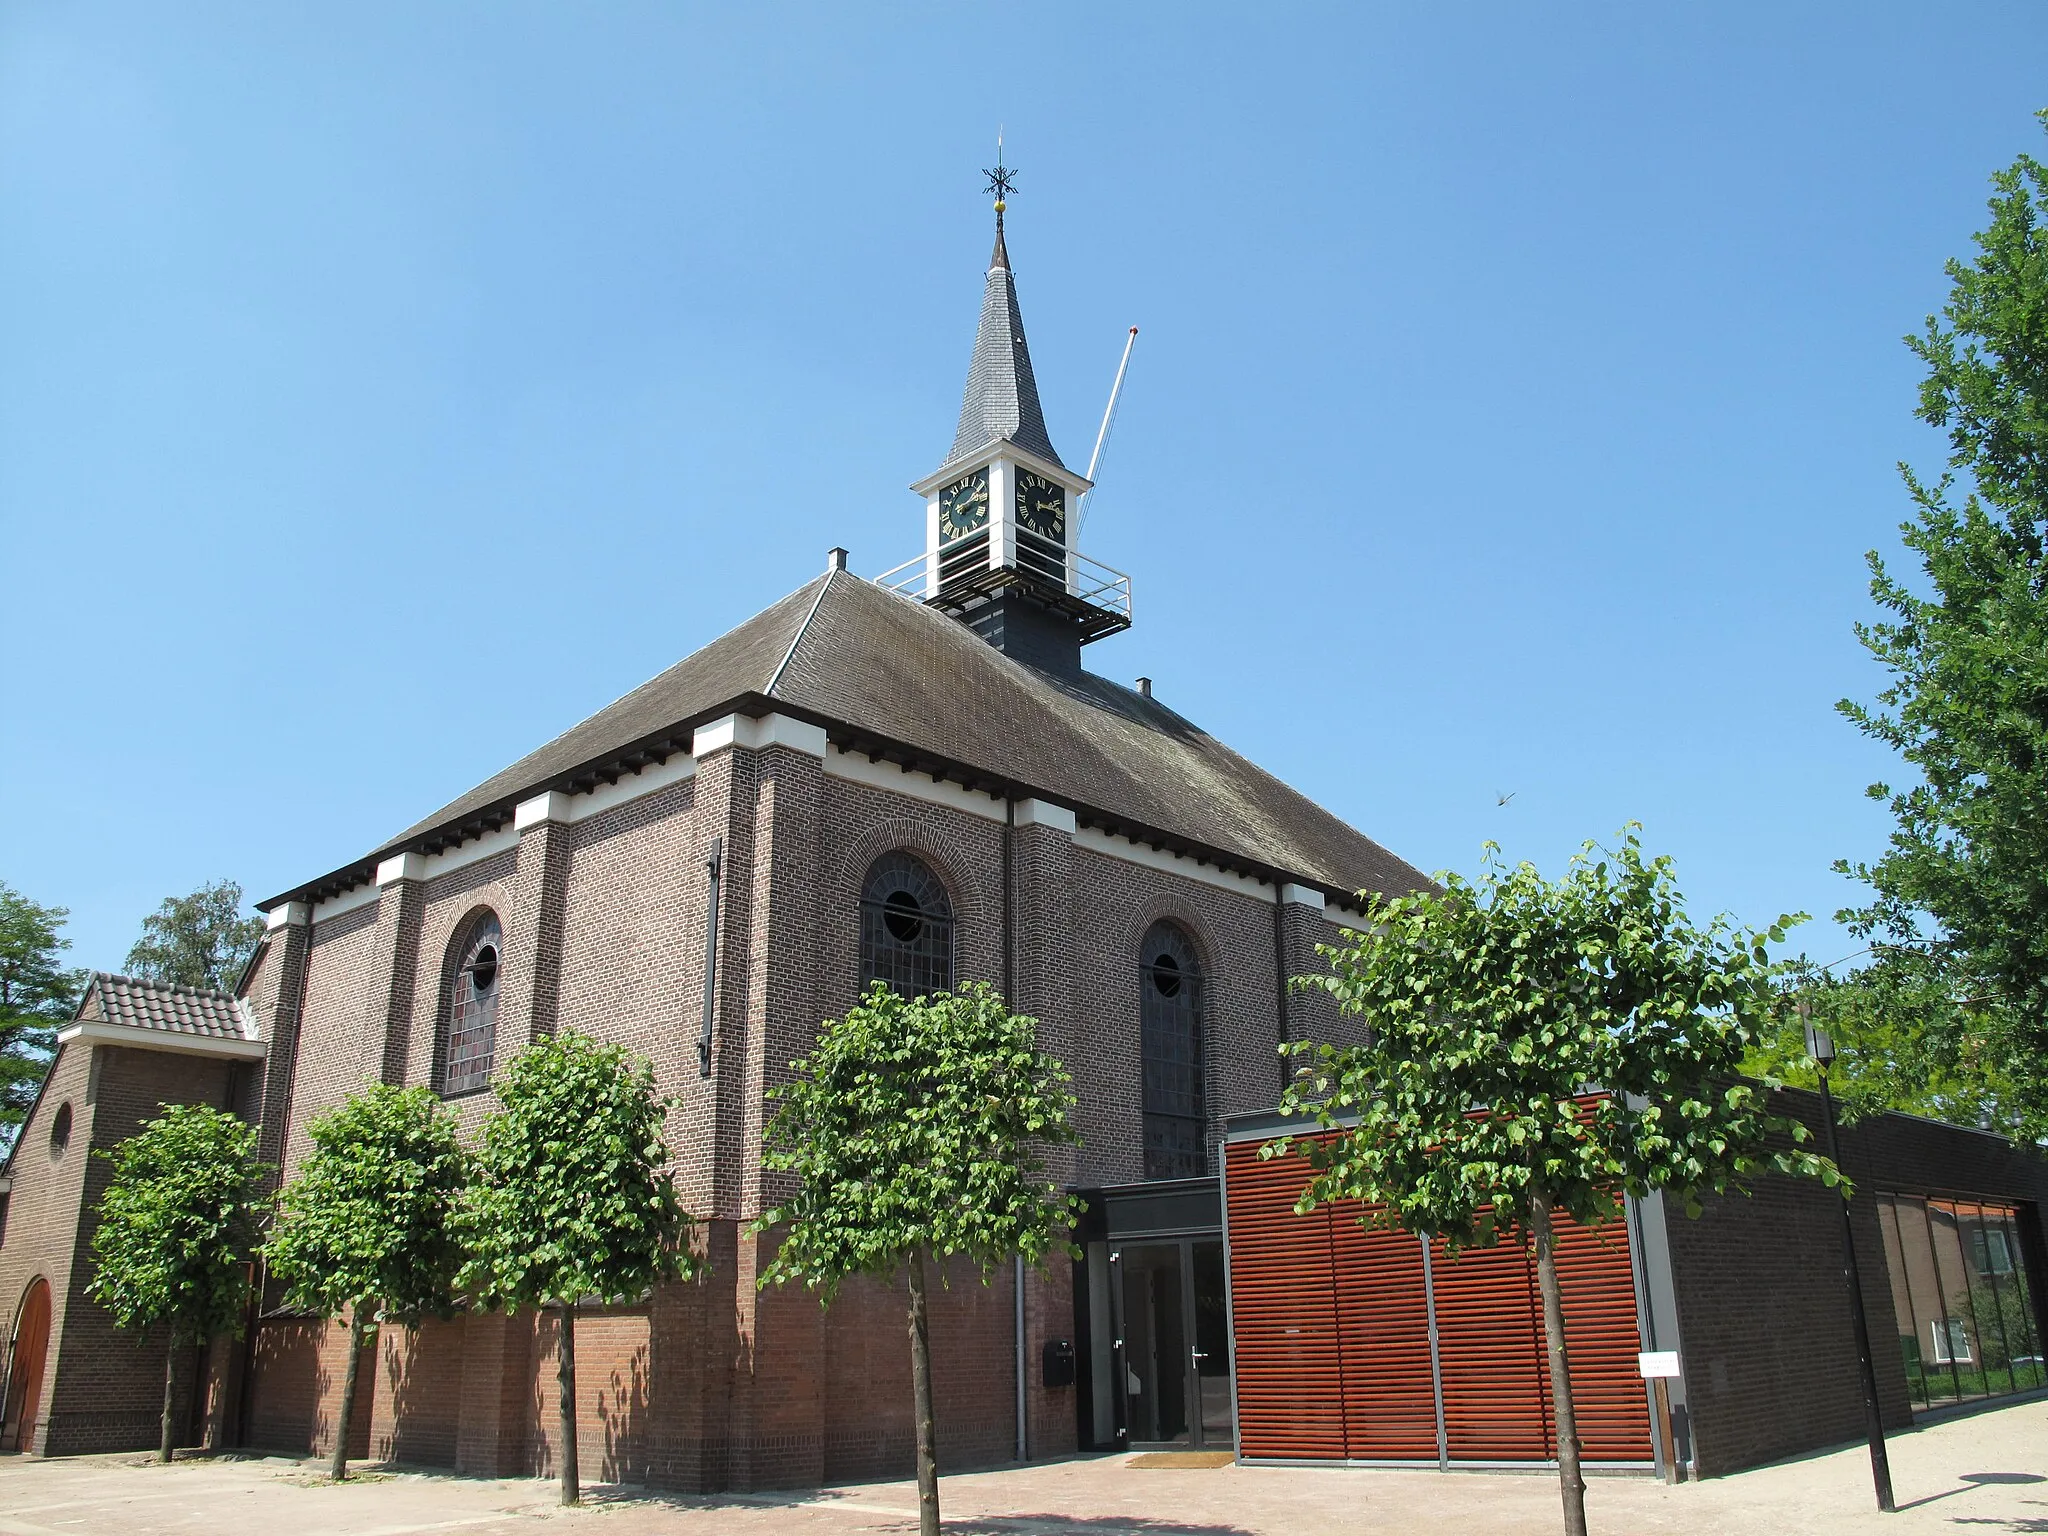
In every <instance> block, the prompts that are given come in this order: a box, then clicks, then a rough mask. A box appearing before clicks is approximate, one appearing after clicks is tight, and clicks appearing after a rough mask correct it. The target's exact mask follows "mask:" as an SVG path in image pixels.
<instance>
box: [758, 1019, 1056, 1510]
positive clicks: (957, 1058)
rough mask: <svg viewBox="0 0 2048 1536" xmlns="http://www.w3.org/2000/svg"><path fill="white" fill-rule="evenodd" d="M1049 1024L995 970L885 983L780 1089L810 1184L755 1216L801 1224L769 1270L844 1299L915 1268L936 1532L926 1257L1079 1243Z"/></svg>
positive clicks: (929, 1506)
mask: <svg viewBox="0 0 2048 1536" xmlns="http://www.w3.org/2000/svg"><path fill="white" fill-rule="evenodd" d="M1037 1030H1038V1025H1037V1021H1036V1020H1033V1019H1028V1018H1024V1017H1021V1016H1020V1015H1017V1014H1013V1013H1011V1012H1010V1011H1009V1009H1008V1008H1007V1007H1006V1006H1005V1005H1004V1002H1003V999H1002V997H1001V996H1000V995H999V994H998V993H997V992H996V991H995V989H994V988H993V987H990V986H988V985H986V984H985V983H973V984H970V985H968V986H964V987H962V988H960V989H959V990H958V991H956V992H951V993H939V994H937V995H936V996H932V997H919V998H915V999H912V998H904V997H899V996H897V995H896V994H895V993H894V992H891V991H890V990H889V989H888V988H887V987H885V986H883V985H882V984H881V983H880V982H877V983H876V984H875V985H874V986H872V987H870V988H869V989H868V991H867V993H866V995H865V996H864V997H862V998H861V1000H860V1002H859V1003H857V1004H856V1005H855V1006H854V1007H853V1008H851V1009H849V1010H848V1011H847V1014H846V1017H845V1018H843V1019H835V1020H832V1021H830V1022H828V1023H827V1024H826V1025H825V1026H824V1029H823V1030H822V1031H821V1033H820V1034H819V1036H818V1042H817V1045H816V1046H815V1047H814V1048H813V1049H812V1051H811V1053H810V1055H809V1056H807V1057H805V1058H804V1059H803V1060H802V1061H798V1062H792V1063H791V1068H792V1070H793V1071H794V1073H795V1077H794V1079H793V1080H792V1081H790V1082H788V1083H784V1084H781V1085H779V1086H777V1087H775V1088H773V1089H771V1090H770V1094H771V1096H772V1097H773V1098H775V1099H777V1100H779V1101H780V1106H779V1108H777V1110H776V1112H775V1117H774V1119H773V1120H772V1121H771V1122H770V1124H769V1126H768V1131H767V1136H766V1143H767V1144H766V1148H765V1150H764V1152H763V1155H762V1165H763V1166H764V1167H766V1168H770V1169H775V1170H778V1171H781V1172H786V1173H794V1174H796V1175H798V1176H799V1177H800V1178H801V1180H802V1183H801V1185H800V1186H799V1187H798V1188H797V1190H796V1192H795V1193H794V1194H793V1195H791V1196H790V1198H789V1199H788V1200H787V1201H786V1202H785V1203H783V1204H782V1205H779V1206H777V1207H775V1208H774V1209H772V1210H769V1211H766V1212H764V1213H763V1214H762V1216H761V1220H760V1222H759V1223H758V1224H757V1226H756V1230H757V1231H765V1230H768V1229H771V1228H775V1227H786V1228H787V1231H786V1232H785V1233H784V1234H783V1238H782V1243H781V1246H780V1247H779V1248H778V1249H777V1251H776V1255H775V1259H774V1262H773V1263H771V1264H770V1265H769V1266H768V1268H767V1270H766V1271H765V1272H764V1273H763V1274H762V1277H761V1283H762V1285H764V1286H765V1285H768V1284H771V1283H781V1282H786V1281H801V1282H802V1283H804V1284H805V1285H808V1286H811V1287H812V1288H814V1289H816V1290H818V1291H819V1292H820V1293H821V1298H820V1299H821V1300H822V1302H823V1303H824V1304H825V1305H828V1306H829V1305H830V1304H831V1301H832V1298H833V1296H834V1295H835V1294H836V1293H837V1291H838V1288H839V1284H840V1282H841V1281H842V1280H844V1279H845V1278H846V1277H847V1276H848V1275H857V1274H865V1275H873V1276H876V1277H877V1278H879V1279H882V1280H885V1281H890V1282H893V1281H894V1279H895V1277H896V1276H897V1275H898V1274H902V1273H906V1272H907V1273H908V1276H909V1280H910V1364H911V1385H912V1392H913V1394H914V1398H915V1407H916V1415H917V1494H918V1507H919V1515H920V1521H921V1529H922V1531H923V1533H924V1536H938V1529H939V1466H938V1451H937V1427H936V1424H935V1421H934V1418H933V1408H932V1367H931V1332H930V1326H929V1322H928V1317H927V1302H926V1274H925V1259H926V1255H928V1254H929V1255H930V1256H931V1257H932V1258H933V1259H935V1260H937V1261H938V1262H939V1263H940V1264H941V1265H942V1266H943V1265H944V1263H945V1262H946V1260H948V1259H949V1258H952V1257H954V1256H955V1255H958V1256H961V1257H964V1258H966V1259H969V1260H971V1261H972V1262H973V1263H975V1264H977V1265H979V1266H980V1268H981V1272H982V1279H983V1282H984V1283H986V1282H987V1279H988V1276H989V1274H990V1272H991V1271H992V1270H993V1269H994V1267H995V1266H996V1265H997V1264H999V1263H1001V1262H1002V1261H1003V1260H1005V1259H1008V1258H1010V1257H1012V1256H1013V1255H1017V1254H1022V1255H1023V1256H1024V1257H1025V1258H1026V1259H1029V1260H1030V1261H1031V1262H1032V1263H1034V1264H1042V1263H1043V1262H1044V1261H1045V1259H1046V1257H1047V1256H1048V1255H1049V1254H1052V1253H1054V1252H1069V1251H1071V1249H1070V1248H1069V1245H1068V1244H1067V1242H1066V1239H1065V1233H1066V1232H1067V1231H1068V1230H1070V1229H1071V1228H1072V1226H1073V1223H1074V1219H1075V1215H1076V1210H1075V1203H1074V1202H1073V1201H1072V1200H1071V1199H1070V1198H1069V1197H1067V1196H1066V1195H1063V1194H1062V1193H1061V1192H1060V1188H1059V1185H1058V1184H1056V1183H1054V1182H1053V1181H1052V1180H1050V1179H1048V1178H1047V1177H1046V1174H1045V1169H1044V1167H1043V1165H1042V1163H1041V1161H1040V1158H1039V1154H1038V1149H1039V1148H1041V1147H1043V1146H1047V1145H1051V1144H1055V1143H1073V1142H1076V1141H1078V1140H1079V1137H1077V1136H1076V1135H1075V1133H1074V1131H1073V1128H1072V1126H1071V1125H1070V1124H1069V1121H1068V1116H1069V1115H1070V1114H1071V1112H1072V1110H1073V1105H1074V1099H1073V1095H1072V1094H1071V1093H1069V1092H1068V1089H1067V1084H1068V1083H1069V1081H1070V1079H1069V1078H1068V1076H1067V1074H1066V1072H1065V1071H1064V1070H1063V1069H1062V1068H1061V1066H1060V1064H1059V1063H1058V1062H1056V1061H1054V1060H1053V1059H1052V1058H1051V1057H1049V1056H1046V1055H1044V1054H1043V1053H1042V1052H1040V1051H1039V1049H1038V1037H1037Z"/></svg>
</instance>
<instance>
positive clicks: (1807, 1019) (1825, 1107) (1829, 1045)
mask: <svg viewBox="0 0 2048 1536" xmlns="http://www.w3.org/2000/svg"><path fill="white" fill-rule="evenodd" d="M1799 1020H1800V1023H1801V1024H1803V1025H1804V1026H1805V1029H1806V1054H1807V1055H1809V1056H1811V1057H1812V1058H1813V1064H1814V1065H1815V1066H1816V1067H1818V1068H1820V1118H1821V1124H1822V1126H1823V1127H1824V1128H1825V1130H1826V1132H1827V1139H1828V1160H1829V1161H1830V1162H1832V1163H1833V1164H1834V1165H1835V1166H1836V1167H1837V1168H1840V1167H1841V1166H1842V1154H1841V1150H1840V1148H1839V1147H1838V1146H1837V1144H1836V1140H1835V1099H1834V1095H1833V1094H1831V1093H1829V1092H1828V1066H1829V1064H1830V1063H1832V1062H1833V1061H1834V1059H1835V1042H1834V1040H1833V1039H1832V1038H1831V1037H1830V1036H1829V1035H1828V1032H1827V1031H1826V1030H1824V1029H1821V1028H1818V1027H1817V1026H1816V1025H1815V1024H1814V1022H1813V1005H1812V1003H1810V1002H1809V1001H1808V1000H1807V999H1805V998H1803V997H1802V998H1801V999H1799ZM1841 1205H1842V1274H1843V1277H1844V1278H1845V1279H1847V1281H1848V1282H1849V1315H1850V1316H1851V1317H1852V1318H1853V1319H1855V1323H1856V1364H1857V1366H1858V1367H1859V1369H1860V1371H1861V1373H1862V1377H1863V1417H1864V1422H1865V1423H1866V1425H1867V1426H1868V1427H1869V1431H1870V1479H1871V1481H1872V1482H1873V1483H1875V1484H1876V1485H1877V1507H1878V1508H1879V1509H1881V1510H1883V1511H1884V1512H1885V1513H1886V1514H1890V1513H1892V1512H1893V1511H1895V1510H1896V1509H1897V1508H1898V1504H1897V1503H1896V1501H1894V1499H1893V1498H1892V1464H1891V1458H1890V1457H1889V1456H1887V1455H1886V1454H1885V1448H1884V1417H1883V1415H1882V1414H1881V1413H1880V1412H1879V1410H1878V1406H1877V1367H1876V1365H1875V1364H1874V1363H1873V1362H1872V1360H1871V1358H1870V1320H1869V1319H1868V1318H1867V1317H1865V1316H1864V1312H1863V1276H1862V1272H1861V1270H1860V1269H1859V1268H1858V1266H1857V1263H1856V1233H1855V1229H1854V1228H1853V1227H1851V1226H1850V1224H1849V1197H1848V1195H1847V1193H1844V1194H1843V1196H1842V1200H1841Z"/></svg>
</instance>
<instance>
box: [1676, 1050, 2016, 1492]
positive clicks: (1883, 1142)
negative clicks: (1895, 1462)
mask: <svg viewBox="0 0 2048 1536" xmlns="http://www.w3.org/2000/svg"><path fill="white" fill-rule="evenodd" d="M1777 1102H1778V1107H1779V1109H1780V1110H1781V1111H1782V1112H1784V1113H1788V1114H1791V1115H1794V1116H1796V1117H1797V1118H1799V1119H1800V1120H1802V1121H1804V1122H1805V1123H1806V1124H1807V1125H1808V1126H1809V1127H1810V1128H1812V1129H1813V1130H1814V1131H1815V1132H1816V1140H1815V1142H1814V1145H1816V1146H1818V1145H1820V1141H1819V1138H1818V1132H1819V1127H1820V1107H1819V1104H1820V1101H1819V1098H1818V1096H1816V1095H1814V1094H1809V1093H1803V1092H1797V1091H1789V1090H1788V1091H1787V1092H1785V1093H1782V1094H1780V1095H1779V1096H1778V1101H1777ZM1842 1162H1843V1166H1844V1169H1845V1171H1846V1172H1847V1173H1848V1175H1849V1177H1850V1178H1851V1180H1853V1181H1854V1183H1855V1186H1856V1194H1857V1197H1856V1198H1852V1199H1851V1201H1850V1202H1849V1212H1850V1222H1851V1226H1852V1228H1853V1230H1854V1233H1855V1242H1856V1262H1857V1266H1858V1269H1859V1271H1860V1276H1861V1280H1862V1289H1863V1296H1864V1307H1865V1312H1866V1315H1867V1317H1868V1319H1869V1327H1870V1342H1871V1351H1872V1356H1873V1359H1874V1361H1875V1364H1876V1369H1877V1383H1878V1399H1879V1404H1880V1407H1881V1409H1882V1411H1883V1417H1884V1422H1885V1424H1886V1426H1887V1427H1888V1428H1893V1429H1899V1428H1904V1427H1905V1426H1906V1425H1908V1424H1910V1423H1911V1422H1912V1408H1911V1404H1910V1402H1909V1401H1908V1398H1907V1392H1906V1376H1905V1362H1904V1360H1903V1358H1902V1356H1901V1354H1900V1350H1899V1339H1898V1334H1897V1332H1896V1330H1895V1328H1894V1327H1893V1312H1892V1288H1891V1279H1890V1272H1889V1267H1888V1265H1887V1263H1886V1258H1885V1252H1884V1243H1883V1238H1882V1235H1881V1233H1880V1231H1879V1227H1878V1221H1877V1216H1876V1204H1875V1201H1874V1200H1873V1199H1870V1198H1865V1197H1866V1196H1872V1195H1875V1194H1876V1192H1877V1191H1879V1190H1891V1191H1904V1192H1914V1193H1941V1194H1967V1195H1982V1196H1987V1197H1994V1198H1999V1199H2004V1200H2011V1201H2015V1202H2017V1203H2019V1204H2020V1205H2021V1206H2022V1207H2023V1208H2024V1210H2025V1212H2026V1213H2027V1214H2026V1218H2025V1219H2026V1221H2027V1222H2030V1223H2031V1225H2032V1227H2033V1230H2034V1231H2036V1232H2038V1230H2039V1209H2040V1202H2041V1201H2042V1200H2043V1199H2044V1198H2048V1162H2044V1161H2043V1159H2042V1158H2041V1156H2040V1155H2039V1154H2038V1153H2036V1152H2033V1151H2030V1150H2029V1149H2026V1148H2023V1147H2017V1146H2015V1145H2013V1144H2012V1143H2010V1142H2007V1141H2004V1140H2003V1139H2001V1138H1999V1137H1995V1136H1986V1135H1982V1134H1979V1133H1977V1132H1973V1131H1965V1130H1959V1129H1957V1128H1956V1127H1953V1126H1945V1125H1938V1124H1935V1123H1934V1122H1932V1121H1925V1120H1917V1119H1912V1118H1909V1117H1906V1116H1899V1115H1885V1116H1880V1117H1876V1118H1873V1119H1870V1120H1867V1121H1864V1122H1863V1123H1861V1124H1859V1125H1857V1126H1853V1127H1849V1128H1847V1129H1845V1130H1844V1131H1843V1133H1842ZM1840 1198H1841V1197H1840V1196H1839V1195H1838V1194H1837V1193H1836V1192H1835V1191H1834V1190H1831V1189H1828V1188H1827V1187H1826V1186H1824V1185H1822V1184H1820V1183H1819V1182H1818V1181H1815V1180H1802V1179H1790V1178H1785V1177H1782V1176H1777V1175H1773V1176H1770V1177H1767V1178H1761V1179H1758V1180H1756V1181H1755V1182H1754V1184H1753V1187H1752V1193H1750V1194H1749V1195H1746V1196H1744V1195H1728V1196H1718V1197H1713V1198H1709V1199H1708V1200H1707V1201H1706V1202H1705V1209H1704V1211H1703V1212H1702V1213H1701V1215H1700V1216H1699V1218H1698V1219H1697V1220H1688V1219H1687V1217H1686V1216H1685V1214H1684V1212H1683V1211H1681V1210H1679V1209H1678V1208H1677V1206H1676V1205H1675V1204H1674V1203H1672V1202H1668V1201H1667V1202H1666V1222H1667V1226H1668V1228H1669V1231H1670V1244H1671V1268H1672V1279H1673V1284H1674V1287H1675V1291H1676V1297H1677V1304H1678V1324H1679V1335H1680V1346H1681V1353H1682V1356H1683V1362H1684V1366H1685V1388H1686V1396H1687V1400H1688V1403H1689V1407H1690V1414H1691V1423H1692V1434H1693V1444H1694V1452H1695V1455H1696V1457H1697V1460H1698V1464H1699V1467H1700V1470H1701V1471H1702V1472H1703V1473H1706V1474H1715V1473H1721V1472H1730V1471H1735V1470H1738V1469H1740V1468H1742V1467H1747V1466H1755V1465H1757V1464H1758V1463H1760V1462H1765V1461H1771V1460H1775V1459H1777V1458H1779V1457H1783V1456H1790V1455H1795V1454H1798V1453H1799V1452H1802V1451H1809V1450H1814V1449H1817V1448H1819V1447H1822V1446H1827V1445H1835V1444H1840V1443H1843V1442H1847V1441H1853V1440H1857V1439H1860V1438H1862V1436H1863V1435H1864V1433H1865V1418H1864V1408H1863V1395H1862V1387H1861V1384H1860V1380H1859V1376H1858V1371H1857V1365H1856V1348H1855V1337H1854V1332H1853V1325H1852V1322H1851V1318H1850V1311H1849V1302H1848V1292H1847V1289H1846V1287H1845V1286H1844V1285H1843V1284H1842V1282H1841V1280H1840V1278H1839V1277H1840V1276H1841V1273H1842V1226H1841V1220H1842V1218H1841V1206H1840Z"/></svg>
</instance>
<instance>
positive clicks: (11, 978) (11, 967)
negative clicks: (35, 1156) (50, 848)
mask: <svg viewBox="0 0 2048 1536" xmlns="http://www.w3.org/2000/svg"><path fill="white" fill-rule="evenodd" d="M70 915H71V914H70V913H69V912H68V911H66V910H65V909H64V908H63V907H46V906H43V905H42V904H41V903H39V902H34V901H30V900H29V899H28V898H27V897H26V896H24V895H22V894H21V892H19V891H17V890H15V889H14V888H13V887H11V886H9V885H7V884H6V883H5V882H4V881H0V1152H4V1151H5V1150H6V1148H7V1147H8V1145H9V1144H10V1143H11V1141H12V1139H13V1134H14V1128H15V1127H17V1126H19V1125H20V1124H21V1122H22V1120H23V1118H24V1117H25V1116H26V1115H27V1114H28V1108H29V1105H30V1104H32V1103H34V1102H35V1096H36V1087H37V1085H38V1084H40V1083H41V1082H42V1080H43V1073H44V1071H45V1070H46V1069H47V1068H48V1066H49V1061H50V1052H51V1051H52V1050H54V1049H55V1048H56V1043H57V1034H56V1026H57V1025H59V1024H61V1023H63V1022H64V1021H65V1020H66V1019H68V1018H70V1017H71V1011H72V1009H73V1008H75V1007H77V1005H78V989H79V983H80V980H81V978H82V975H83V973H82V972H79V971H69V970H65V969H64V968H63V967H61V966H60V965H58V963H57V957H58V955H59V954H60V953H61V952H62V951H64V950H66V949H69V948H70V947H71V941H70V940H69V939H67V938H65V937H64V936H63V935H62V934H60V933H59V932H58V931H57V930H58V929H60V928H62V927H63V926H64V920H65V919H66V918H67V917H69V916H70Z"/></svg>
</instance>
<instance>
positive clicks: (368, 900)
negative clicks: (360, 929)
mask: <svg viewBox="0 0 2048 1536" xmlns="http://www.w3.org/2000/svg"><path fill="white" fill-rule="evenodd" d="M382 894H383V892H381V891H380V890H378V888H377V886H376V884H375V882H372V883H371V884H369V885H359V886H357V887H355V889H353V890H348V891H343V892H342V893H341V894H340V895H339V896H330V897H328V898H327V899H326V900H325V901H318V902H315V903H314V904H313V921H314V923H316V924H319V923H324V922H326V921H327V920H328V919H329V918H330V917H340V916H341V915H342V913H344V912H353V911H355V909H356V908H357V907H367V906H371V905H373V904H374V903H375V902H376V900H377V898H378V897H379V896H381V895H382Z"/></svg>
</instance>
